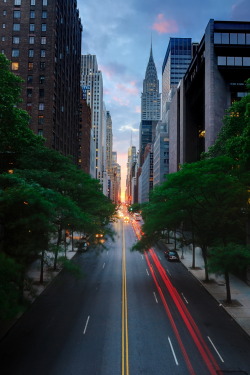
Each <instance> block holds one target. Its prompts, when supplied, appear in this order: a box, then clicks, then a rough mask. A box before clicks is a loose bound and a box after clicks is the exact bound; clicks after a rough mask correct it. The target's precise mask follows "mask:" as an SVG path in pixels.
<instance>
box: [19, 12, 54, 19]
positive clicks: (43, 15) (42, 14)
mask: <svg viewBox="0 0 250 375" xmlns="http://www.w3.org/2000/svg"><path fill="white" fill-rule="evenodd" d="M39 14H40V12H39ZM41 16H42V18H47V10H43V11H42V13H41ZM13 18H21V11H20V10H13ZM30 18H32V19H34V18H36V12H35V11H34V10H31V11H30Z"/></svg>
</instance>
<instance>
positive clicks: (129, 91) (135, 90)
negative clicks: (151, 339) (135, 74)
mask: <svg viewBox="0 0 250 375" xmlns="http://www.w3.org/2000/svg"><path fill="white" fill-rule="evenodd" d="M128 85H129V86H128ZM128 85H124V84H122V83H118V84H117V88H118V89H119V90H121V91H123V92H125V93H127V94H130V95H136V96H137V95H138V94H139V90H138V88H137V87H136V82H135V81H131V82H129V83H128Z"/></svg>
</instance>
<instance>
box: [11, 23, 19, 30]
mask: <svg viewBox="0 0 250 375" xmlns="http://www.w3.org/2000/svg"><path fill="white" fill-rule="evenodd" d="M13 30H14V31H20V23H13Z"/></svg>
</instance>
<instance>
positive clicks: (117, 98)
mask: <svg viewBox="0 0 250 375" xmlns="http://www.w3.org/2000/svg"><path fill="white" fill-rule="evenodd" d="M112 99H113V100H114V101H115V102H117V103H119V104H120V105H121V106H123V107H128V106H129V101H128V100H127V99H124V98H122V97H120V96H113V98H112Z"/></svg>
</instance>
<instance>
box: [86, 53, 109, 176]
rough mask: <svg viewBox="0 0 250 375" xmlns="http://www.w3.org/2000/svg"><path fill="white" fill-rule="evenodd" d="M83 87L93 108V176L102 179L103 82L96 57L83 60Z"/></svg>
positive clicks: (89, 56)
mask: <svg viewBox="0 0 250 375" xmlns="http://www.w3.org/2000/svg"><path fill="white" fill-rule="evenodd" d="M81 87H82V88H83V89H84V90H85V91H86V92H87V104H89V106H90V108H91V116H92V117H91V123H92V137H93V140H94V142H93V143H92V146H94V147H91V150H90V152H91V154H92V158H91V160H94V166H93V165H92V166H91V175H92V177H94V178H97V179H99V180H101V179H102V165H103V161H102V156H103V126H104V124H103V119H104V116H103V80H102V72H101V71H100V70H98V65H97V59H96V56H95V55H83V56H82V60H81Z"/></svg>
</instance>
